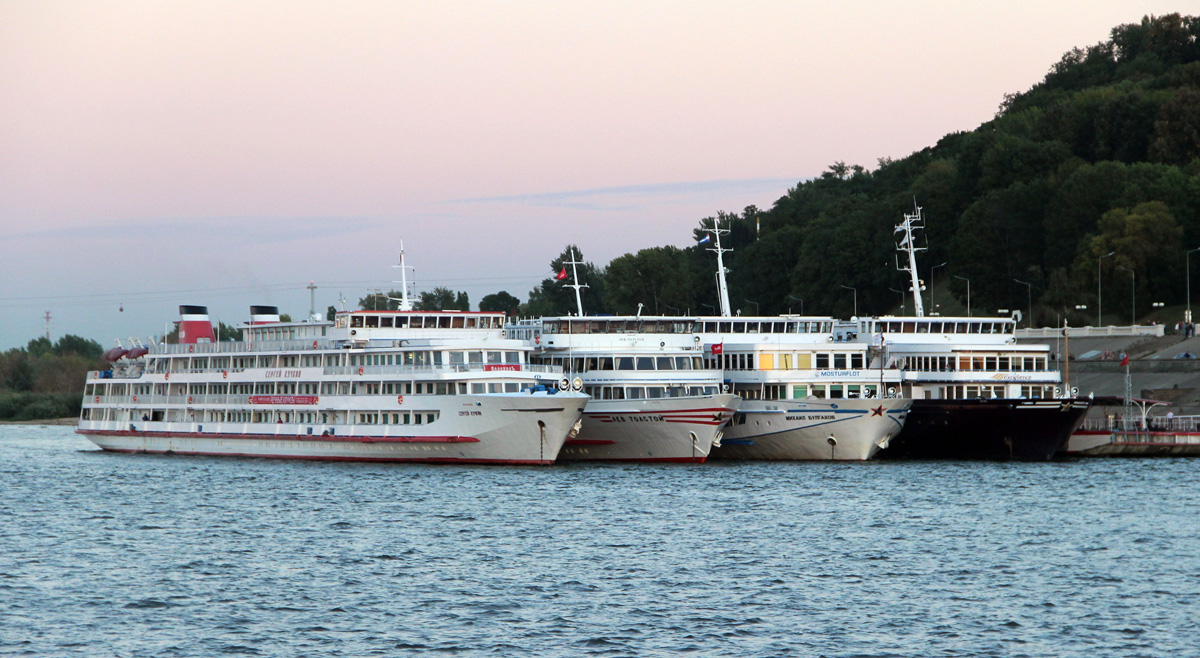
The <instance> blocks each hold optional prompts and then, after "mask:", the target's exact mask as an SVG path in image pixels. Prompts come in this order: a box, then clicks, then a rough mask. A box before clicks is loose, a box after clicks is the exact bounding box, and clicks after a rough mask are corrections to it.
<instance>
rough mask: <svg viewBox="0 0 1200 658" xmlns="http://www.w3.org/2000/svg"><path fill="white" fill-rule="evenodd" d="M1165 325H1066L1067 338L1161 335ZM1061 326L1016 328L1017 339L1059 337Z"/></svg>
mask: <svg viewBox="0 0 1200 658" xmlns="http://www.w3.org/2000/svg"><path fill="white" fill-rule="evenodd" d="M1165 331H1166V326H1165V325H1161V324H1147V325H1142V324H1135V325H1132V326H1126V327H1116V326H1108V327H1067V337H1069V338H1107V337H1113V338H1121V337H1125V336H1163V335H1165ZM1062 335H1063V329H1062V327H1036V328H1033V329H1017V331H1016V337H1017V338H1018V339H1026V338H1061V337H1062Z"/></svg>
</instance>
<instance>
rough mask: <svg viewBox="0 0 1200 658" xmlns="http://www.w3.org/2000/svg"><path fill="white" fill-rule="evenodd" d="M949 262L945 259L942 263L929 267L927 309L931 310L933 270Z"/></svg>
mask: <svg viewBox="0 0 1200 658" xmlns="http://www.w3.org/2000/svg"><path fill="white" fill-rule="evenodd" d="M949 262H950V261H946V262H945V263H942V264H941V265H934V266H933V267H931V268H929V310H930V311H932V310H933V271H934V270H936V269H937V268H939V267H945V266H946V265H947V264H948V263H949Z"/></svg>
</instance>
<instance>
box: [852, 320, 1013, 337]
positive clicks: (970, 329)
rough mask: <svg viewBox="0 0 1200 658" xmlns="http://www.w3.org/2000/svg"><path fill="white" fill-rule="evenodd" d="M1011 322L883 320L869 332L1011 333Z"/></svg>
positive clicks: (885, 333) (875, 324)
mask: <svg viewBox="0 0 1200 658" xmlns="http://www.w3.org/2000/svg"><path fill="white" fill-rule="evenodd" d="M1016 328H1017V326H1016V324H1015V323H1013V322H1008V321H1002V322H986V321H984V322H981V321H967V322H947V321H942V320H884V321H880V322H876V323H874V324H873V325H872V327H871V333H883V334H884V335H885V338H886V335H887V334H1011V333H1013V332H1015V331H1016Z"/></svg>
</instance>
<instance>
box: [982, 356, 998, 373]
mask: <svg viewBox="0 0 1200 658" xmlns="http://www.w3.org/2000/svg"><path fill="white" fill-rule="evenodd" d="M984 363H985V364H986V365H985V367H984V370H995V369H996V357H994V356H989V357H987V358H985V359H984Z"/></svg>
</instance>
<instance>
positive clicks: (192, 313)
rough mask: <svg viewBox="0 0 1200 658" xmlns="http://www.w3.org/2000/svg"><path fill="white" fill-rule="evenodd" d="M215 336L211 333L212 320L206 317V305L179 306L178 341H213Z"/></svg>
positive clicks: (215, 338)
mask: <svg viewBox="0 0 1200 658" xmlns="http://www.w3.org/2000/svg"><path fill="white" fill-rule="evenodd" d="M216 340H217V337H216V336H215V335H213V328H212V321H211V320H209V319H208V307H207V306H188V305H183V306H180V307H179V342H180V343H213V342H216Z"/></svg>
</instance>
